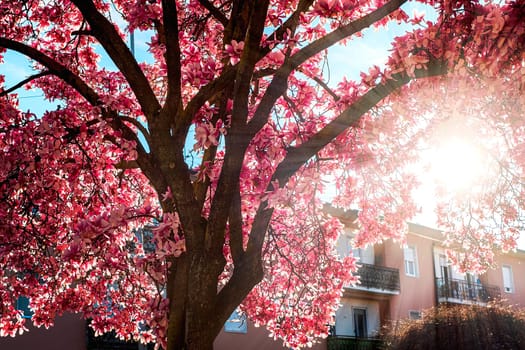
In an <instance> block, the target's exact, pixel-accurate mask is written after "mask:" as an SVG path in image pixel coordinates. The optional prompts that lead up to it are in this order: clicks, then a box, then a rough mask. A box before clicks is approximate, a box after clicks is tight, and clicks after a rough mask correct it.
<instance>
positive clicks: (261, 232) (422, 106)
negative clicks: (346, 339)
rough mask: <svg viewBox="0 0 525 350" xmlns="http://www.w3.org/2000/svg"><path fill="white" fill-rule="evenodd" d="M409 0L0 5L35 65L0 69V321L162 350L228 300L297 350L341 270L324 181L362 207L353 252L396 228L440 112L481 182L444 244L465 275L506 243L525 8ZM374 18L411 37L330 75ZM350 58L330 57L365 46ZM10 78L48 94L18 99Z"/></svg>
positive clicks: (332, 301)
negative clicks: (29, 101)
mask: <svg viewBox="0 0 525 350" xmlns="http://www.w3.org/2000/svg"><path fill="white" fill-rule="evenodd" d="M404 3H405V0H390V1H385V0H374V1H368V0H364V1H352V0H316V1H314V0H295V1H281V0H271V1H270V0H258V1H238V0H210V1H208V0H186V1H174V0H172V1H170V0H162V1H155V0H149V1H144V0H113V1H103V0H96V1H92V0H53V1H38V0H29V1H3V2H2V3H1V4H0V48H1V49H0V50H1V51H0V54H1V55H2V56H1V57H0V58H1V59H6V60H9V57H12V56H9V55H7V56H5V54H6V52H9V51H16V52H18V53H19V54H21V55H24V56H26V57H27V58H28V59H29V60H30V61H31V62H32V69H33V73H34V74H32V75H30V76H28V77H27V79H24V80H21V81H19V82H17V83H15V84H9V86H7V84H5V79H4V78H5V77H4V76H0V84H1V85H0V86H1V90H0V91H1V92H0V147H1V149H2V153H1V155H0V157H1V158H0V163H1V165H2V166H1V167H0V195H1V200H0V218H1V221H0V225H1V226H0V228H1V235H0V261H1V265H2V269H1V271H0V303H1V304H0V317H1V318H0V333H1V335H3V336H6V335H11V336H13V335H15V334H18V333H22V332H23V331H24V330H25V327H24V320H23V319H22V318H21V315H20V312H19V311H17V310H16V308H15V305H16V300H17V298H18V297H19V296H27V297H29V298H30V307H31V309H32V310H33V312H34V314H33V317H32V320H31V321H32V322H33V323H34V324H35V325H37V326H46V327H47V326H51V325H52V324H53V319H54V318H55V317H56V316H58V315H60V314H62V313H63V312H66V311H67V312H79V313H82V315H84V316H85V317H86V318H90V319H92V324H91V325H92V327H93V328H94V329H95V331H97V332H99V333H103V332H108V331H111V330H115V331H116V333H117V334H118V335H119V336H120V337H122V338H125V339H130V338H134V339H138V340H140V341H142V342H155V343H156V344H158V345H159V346H161V347H162V348H164V349H170V350H173V349H210V348H212V346H213V341H214V339H215V337H216V336H217V334H218V333H219V331H220V330H221V327H222V325H223V324H224V322H225V321H226V320H227V319H228V317H229V315H230V314H231V313H232V312H233V311H234V310H235V309H236V308H237V307H238V306H239V305H240V308H241V310H242V312H245V313H246V314H247V315H248V316H249V318H250V319H251V320H253V321H254V322H255V323H257V324H265V325H266V326H267V327H268V329H269V331H270V332H271V334H272V335H273V336H275V337H279V338H282V339H283V340H284V342H285V344H286V345H287V346H289V347H299V346H302V345H308V344H311V343H312V342H313V341H314V340H315V339H316V338H319V337H322V336H324V335H326V334H327V332H328V327H329V324H330V323H331V322H333V318H332V317H333V316H332V315H333V313H334V311H335V309H336V308H337V306H338V299H339V297H340V294H341V289H342V287H343V286H344V285H345V284H347V283H352V282H355V279H356V277H354V276H352V274H351V273H352V271H355V268H356V265H355V261H354V259H353V258H351V257H347V258H344V259H342V258H339V257H338V256H337V255H336V253H335V250H334V245H335V241H336V239H337V237H338V234H340V233H341V232H342V229H343V226H342V225H341V223H340V221H339V220H338V219H337V218H334V217H331V216H330V215H329V214H327V213H325V212H323V211H322V210H321V208H322V204H323V203H322V198H323V197H322V196H321V195H322V193H323V191H327V189H328V185H329V183H333V184H335V190H333V191H332V192H333V193H332V197H333V199H332V203H333V205H335V206H338V207H340V208H343V209H348V208H358V209H359V216H358V219H357V224H358V227H359V230H358V232H356V236H355V239H354V241H355V244H356V245H365V244H368V243H373V242H377V241H381V240H383V239H387V238H394V239H398V240H402V239H403V232H404V231H405V222H406V220H407V219H409V218H410V217H411V216H413V215H414V213H416V212H417V210H418V207H417V205H416V204H415V203H414V200H413V199H412V197H413V196H412V190H413V189H414V187H415V186H416V184H417V183H418V181H419V180H420V179H421V176H422V175H421V174H422V173H421V172H419V173H418V172H417V171H416V166H415V165H414V164H419V163H418V162H417V159H418V157H420V156H421V152H420V151H421V148H424V147H427V146H428V144H429V142H430V140H433V139H436V137H435V135H438V136H437V139H440V136H439V135H440V134H439V130H442V129H443V125H445V126H447V125H448V126H449V129H450V128H452V129H456V130H460V132H459V133H458V134H460V136H461V135H462V134H465V135H469V137H470V138H471V139H472V142H474V143H475V144H476V146H477V147H479V149H481V150H483V152H485V153H483V154H484V155H485V159H486V165H487V167H488V168H487V169H486V171H485V174H486V175H492V176H491V177H488V176H484V177H478V178H476V179H475V180H472V181H471V182H470V185H469V187H470V189H469V191H467V192H464V191H456V192H455V193H452V194H450V193H448V192H445V191H441V192H440V194H442V198H444V201H442V203H443V204H442V205H438V207H437V209H438V211H439V214H440V215H439V218H440V225H441V226H442V227H443V228H444V230H445V232H447V233H449V235H448V236H447V237H448V238H447V239H448V243H450V244H452V245H454V247H455V248H456V250H457V251H458V252H459V254H458V255H455V258H456V259H457V261H458V263H460V264H462V266H463V267H464V268H481V267H482V266H486V265H487V264H490V263H491V261H492V256H491V254H492V253H491V251H492V249H493V248H495V247H496V248H503V249H512V248H513V247H514V246H515V244H516V238H517V235H518V234H519V229H520V225H521V218H522V217H521V215H522V209H521V203H523V196H524V194H525V193H524V189H523V186H521V182H520V180H521V178H522V177H523V175H522V174H523V170H524V168H523V165H524V154H525V151H524V150H525V143H524V140H525V119H524V118H523V117H522V115H523V113H522V108H523V105H524V103H525V99H524V96H525V95H524V94H523V88H524V84H525V55H524V46H525V21H523V18H524V17H525V4H524V2H523V1H521V0H514V1H507V2H498V3H497V4H492V3H490V2H486V1H468V0H458V1H453V0H443V1H435V0H428V1H426V0H424V1H421V3H423V4H426V6H427V7H428V9H429V11H430V13H432V16H431V17H432V20H430V19H426V18H425V17H424V16H423V15H418V14H412V11H411V10H409V8H410V7H407V5H405V4H404ZM402 6H404V7H402ZM391 21H394V22H403V23H406V24H407V26H408V25H410V27H411V28H412V29H411V31H410V32H406V33H405V34H404V35H403V36H400V37H397V38H396V39H395V40H394V41H393V42H392V46H391V54H390V56H389V58H388V59H387V60H386V61H385V63H384V65H382V66H381V67H378V66H372V67H370V70H369V71H368V72H367V73H363V74H362V75H361V78H360V79H358V80H352V79H350V78H341V79H339V81H336V82H333V81H332V82H331V83H329V82H328V74H329V70H328V69H327V64H328V63H329V62H328V61H327V49H328V48H330V47H331V46H334V45H338V46H339V49H338V50H342V51H341V52H344V50H345V45H347V44H348V43H349V42H351V41H353V40H357V39H358V38H360V37H361V36H362V31H363V30H364V29H365V28H368V27H375V28H376V29H377V30H380V31H381V30H385V28H386V26H387V24H389V22H391ZM130 31H135V32H138V31H144V33H146V34H148V35H150V36H151V39H150V41H149V42H148V45H149V49H148V50H149V53H150V54H151V59H149V60H147V61H146V62H138V61H137V60H136V59H135V58H134V55H133V54H132V52H131V51H130V49H129V48H128V46H127V45H126V33H129V32H130ZM346 54H347V55H348V63H347V65H345V67H340V68H344V69H343V70H346V69H351V67H352V57H356V56H358V55H360V52H356V51H349V52H347V53H346ZM101 55H103V57H106V58H105V59H102V60H101ZM110 61H112V64H111V65H110V63H109V62H110ZM110 67H116V68H113V69H112V68H110ZM331 68H332V70H333V69H334V67H331ZM7 73H8V72H4V74H7ZM332 79H333V77H332ZM21 87H25V88H31V89H39V90H40V91H42V94H43V96H44V98H45V99H46V100H48V101H53V102H54V104H48V105H46V106H47V107H46V108H47V109H48V110H47V111H46V112H45V113H39V114H38V115H36V114H35V113H34V112H31V110H21V108H19V105H18V97H17V96H18V95H17V93H18V91H19V90H18V89H19V88H21ZM52 106H56V107H52ZM452 129H450V130H452ZM445 130H448V129H445ZM447 132H448V131H447ZM447 132H443V131H441V133H442V134H443V133H444V134H447ZM433 135H434V136H433ZM489 160H490V161H489ZM489 178H490V180H489ZM145 230H147V232H149V234H148V235H145V234H143V233H144V232H145ZM146 238H148V239H146ZM145 245H147V246H148V248H149V249H144V246H145Z"/></svg>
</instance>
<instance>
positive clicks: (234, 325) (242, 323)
mask: <svg viewBox="0 0 525 350" xmlns="http://www.w3.org/2000/svg"><path fill="white" fill-rule="evenodd" d="M224 331H225V332H230V333H248V323H247V321H246V314H245V313H243V312H241V311H239V310H238V309H237V310H235V311H234V312H233V313H232V314H231V315H230V317H229V318H228V320H227V321H226V323H225V324H224Z"/></svg>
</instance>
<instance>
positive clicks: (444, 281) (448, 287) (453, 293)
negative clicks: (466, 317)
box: [436, 278, 501, 304]
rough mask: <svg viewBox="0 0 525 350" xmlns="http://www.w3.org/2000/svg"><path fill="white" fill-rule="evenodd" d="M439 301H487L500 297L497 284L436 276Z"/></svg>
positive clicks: (469, 302) (468, 302)
mask: <svg viewBox="0 0 525 350" xmlns="http://www.w3.org/2000/svg"><path fill="white" fill-rule="evenodd" d="M436 286H437V293H438V300H439V302H458V303H462V304H471V303H487V302H489V301H491V300H497V299H500V297H501V292H500V289H499V287H498V286H492V285H487V284H482V283H477V282H469V281H465V280H458V279H451V278H436Z"/></svg>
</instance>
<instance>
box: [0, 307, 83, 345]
mask: <svg viewBox="0 0 525 350" xmlns="http://www.w3.org/2000/svg"><path fill="white" fill-rule="evenodd" d="M28 323H30V322H29V320H28ZM27 328H28V329H29V332H26V333H24V334H22V335H20V336H17V337H15V338H10V337H9V338H0V349H2V350H32V349H38V350H85V349H86V327H85V321H84V320H83V319H82V318H80V316H78V315H74V314H66V315H64V316H62V317H59V318H57V319H56V321H55V326H54V327H51V328H49V329H45V328H35V327H33V326H32V325H30V326H28V327H27Z"/></svg>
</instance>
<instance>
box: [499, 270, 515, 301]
mask: <svg viewBox="0 0 525 350" xmlns="http://www.w3.org/2000/svg"><path fill="white" fill-rule="evenodd" d="M505 269H507V270H508V278H509V280H507V281H506V278H505ZM501 273H502V275H503V276H502V277H503V291H504V292H505V293H509V294H511V293H514V289H515V286H514V275H513V273H512V266H511V265H501ZM506 282H508V284H507V283H506ZM507 287H509V288H508V289H509V290H507Z"/></svg>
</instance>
